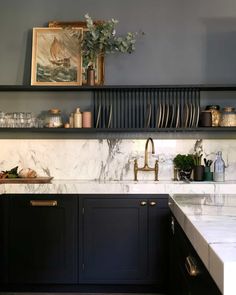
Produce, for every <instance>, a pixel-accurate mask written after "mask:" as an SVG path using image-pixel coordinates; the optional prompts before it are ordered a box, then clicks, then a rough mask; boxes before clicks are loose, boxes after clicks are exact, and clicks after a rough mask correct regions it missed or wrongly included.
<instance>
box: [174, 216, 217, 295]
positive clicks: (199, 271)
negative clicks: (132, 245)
mask: <svg viewBox="0 0 236 295" xmlns="http://www.w3.org/2000/svg"><path fill="white" fill-rule="evenodd" d="M171 219H172V220H171V239H170V245H171V246H170V250H171V252H170V253H171V255H170V262H171V263H170V289H171V290H170V294H172V295H199V294H207V295H221V292H220V290H219V289H218V287H217V286H216V284H215V282H214V281H213V279H212V277H211V276H210V274H209V273H208V271H207V269H206V267H205V266H204V264H203V263H202V261H201V260H200V258H199V256H198V254H197V253H196V251H195V250H194V248H193V247H192V245H191V243H190V242H189V240H188V238H187V236H186V235H185V233H184V232H183V230H182V229H181V227H180V225H179V224H178V223H177V221H176V220H175V219H174V217H172V218H171Z"/></svg>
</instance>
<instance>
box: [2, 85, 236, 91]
mask: <svg viewBox="0 0 236 295" xmlns="http://www.w3.org/2000/svg"><path fill="white" fill-rule="evenodd" d="M118 89H127V90H128V89H143V90H148V89H179V90H181V89H197V90H199V91H236V84H182V85H102V86H31V85H0V91H99V90H118Z"/></svg>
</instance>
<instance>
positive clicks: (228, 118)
mask: <svg viewBox="0 0 236 295" xmlns="http://www.w3.org/2000/svg"><path fill="white" fill-rule="evenodd" d="M220 126H221V127H235V126H236V112H235V108H233V107H226V108H223V110H222V112H221V118H220Z"/></svg>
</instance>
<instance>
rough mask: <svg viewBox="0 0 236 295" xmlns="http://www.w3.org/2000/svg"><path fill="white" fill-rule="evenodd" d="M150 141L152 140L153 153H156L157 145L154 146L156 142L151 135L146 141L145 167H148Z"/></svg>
mask: <svg viewBox="0 0 236 295" xmlns="http://www.w3.org/2000/svg"><path fill="white" fill-rule="evenodd" d="M149 142H151V144H152V154H153V155H154V154H155V147H154V142H153V139H152V138H151V137H149V138H148V139H147V141H146V144H145V158H144V167H148V144H149Z"/></svg>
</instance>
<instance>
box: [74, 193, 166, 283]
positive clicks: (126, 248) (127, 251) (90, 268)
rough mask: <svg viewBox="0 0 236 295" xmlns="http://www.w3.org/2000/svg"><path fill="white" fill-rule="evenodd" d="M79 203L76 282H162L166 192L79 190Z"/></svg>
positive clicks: (164, 252)
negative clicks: (95, 192)
mask: <svg viewBox="0 0 236 295" xmlns="http://www.w3.org/2000/svg"><path fill="white" fill-rule="evenodd" d="M80 202H81V203H80V216H81V219H80V241H81V243H80V259H79V261H80V263H79V265H80V266H79V267H80V269H79V282H80V283H86V284H87V283H92V284H155V285H159V286H162V287H165V286H166V278H167V270H168V247H167V245H168V219H169V218H168V217H169V209H168V197H167V195H153V196H148V195H128V196H127V195H125V196H124V195H113V196H111V195H105V196H104V195H103V196H102V195H100V196H99V195H84V196H82V197H80Z"/></svg>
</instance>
